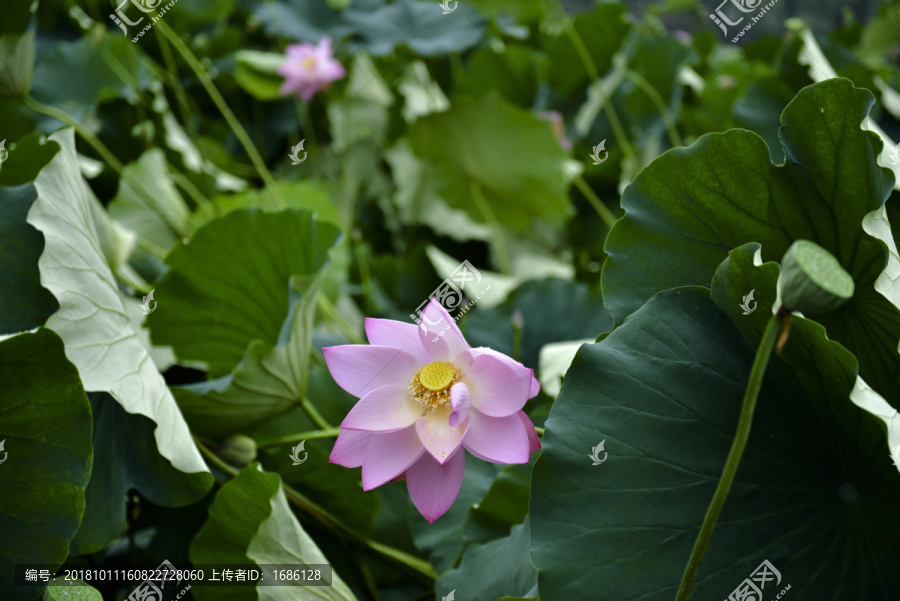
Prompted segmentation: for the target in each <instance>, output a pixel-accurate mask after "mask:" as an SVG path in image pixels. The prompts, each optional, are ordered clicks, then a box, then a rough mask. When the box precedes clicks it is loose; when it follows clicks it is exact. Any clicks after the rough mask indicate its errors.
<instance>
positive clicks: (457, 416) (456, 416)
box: [448, 382, 472, 428]
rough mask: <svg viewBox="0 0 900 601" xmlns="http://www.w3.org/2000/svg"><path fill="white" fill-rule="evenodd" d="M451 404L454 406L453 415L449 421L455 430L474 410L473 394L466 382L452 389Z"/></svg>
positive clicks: (455, 385)
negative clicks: (471, 410) (472, 409)
mask: <svg viewBox="0 0 900 601" xmlns="http://www.w3.org/2000/svg"><path fill="white" fill-rule="evenodd" d="M450 404H451V405H452V406H453V413H451V414H450V418H449V420H448V421H449V424H450V425H451V426H452V427H454V428H455V427H456V426H458V425H459V424H460V423H462V421H463V420H464V419H466V416H468V415H469V409H471V408H472V393H470V392H469V387H468V386H466V384H465V382H457V383H456V384H454V385H453V386H452V387H451V388H450Z"/></svg>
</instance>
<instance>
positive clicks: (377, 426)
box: [341, 386, 425, 432]
mask: <svg viewBox="0 0 900 601" xmlns="http://www.w3.org/2000/svg"><path fill="white" fill-rule="evenodd" d="M424 410H425V409H424V407H422V406H421V405H419V404H417V403H416V402H415V401H414V400H412V399H411V398H410V395H409V391H408V390H407V389H406V388H401V387H400V386H381V387H380V388H376V389H375V390H373V391H372V392H370V393H369V394H367V395H366V396H364V397H363V398H361V399H360V400H359V402H358V403H356V406H354V407H353V409H351V410H350V413H348V414H347V417H345V418H344V421H343V422H341V428H348V429H350V430H362V431H363V432H393V431H395V430H401V429H403V428H406V427H408V426H411V425H413V424H414V423H416V418H418V417H419V416H420V415H422V412H423V411H424Z"/></svg>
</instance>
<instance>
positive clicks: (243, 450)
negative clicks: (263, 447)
mask: <svg viewBox="0 0 900 601" xmlns="http://www.w3.org/2000/svg"><path fill="white" fill-rule="evenodd" d="M215 453H216V455H218V456H219V457H221V458H222V459H223V460H224V461H225V462H226V463H229V464H231V465H233V466H235V467H244V466H245V465H247V464H248V463H250V462H252V461H253V460H254V459H256V441H255V440H253V439H252V438H250V437H249V436H244V435H243V434H238V435H236V436H232V437H231V438H228V439H226V440H225V441H224V442H223V443H222V444H220V445H219V446H218V447H216V450H215Z"/></svg>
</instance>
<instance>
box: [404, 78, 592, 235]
mask: <svg viewBox="0 0 900 601" xmlns="http://www.w3.org/2000/svg"><path fill="white" fill-rule="evenodd" d="M409 139H410V144H411V146H412V148H413V150H414V151H415V153H416V154H417V155H419V156H421V157H424V158H428V159H429V160H430V161H431V162H432V163H433V168H432V172H431V173H432V178H434V179H435V180H437V181H438V182H439V189H438V193H439V194H440V195H441V197H442V198H443V199H444V200H445V201H447V203H448V204H449V205H450V206H452V207H456V208H461V209H465V211H466V212H467V213H468V214H469V216H470V217H471V218H472V219H473V220H474V221H476V222H479V223H489V222H490V217H489V216H486V212H485V210H484V207H482V208H479V206H480V203H479V202H478V201H477V200H476V199H474V198H473V191H472V186H473V185H479V186H481V189H482V192H483V195H484V199H485V202H486V204H487V205H488V207H489V211H490V212H491V213H492V214H493V216H494V217H495V218H496V219H497V220H498V221H499V222H500V223H501V224H503V225H505V226H507V227H509V228H510V229H511V230H513V231H518V230H521V229H522V228H524V227H526V226H527V225H528V224H529V223H530V222H531V221H532V220H533V219H534V218H535V217H539V218H540V219H543V220H546V221H549V222H551V223H557V224H559V223H561V222H562V220H563V219H564V218H565V216H566V213H567V211H568V206H569V205H568V199H567V198H566V194H565V188H566V186H567V184H568V183H569V181H570V180H571V179H572V177H573V176H574V175H575V173H573V172H571V169H570V167H569V164H570V160H569V158H568V155H567V154H566V153H565V152H564V151H563V150H562V148H560V147H559V144H558V143H557V141H556V138H554V137H553V132H552V130H551V128H550V127H549V126H548V124H547V123H546V122H545V121H541V120H540V119H539V118H538V117H537V116H536V115H535V114H534V113H531V112H528V111H524V110H522V109H519V108H517V107H514V106H511V105H509V104H507V103H506V102H505V101H503V100H501V99H500V98H499V97H498V96H497V95H496V94H490V95H488V96H485V97H484V98H482V99H480V100H471V99H460V100H458V101H457V102H455V103H454V104H453V106H452V107H451V108H450V110H449V111H447V112H444V113H437V114H434V115H428V116H426V117H422V118H421V119H419V120H418V121H416V122H415V123H414V124H413V125H412V126H411V127H410V132H409Z"/></svg>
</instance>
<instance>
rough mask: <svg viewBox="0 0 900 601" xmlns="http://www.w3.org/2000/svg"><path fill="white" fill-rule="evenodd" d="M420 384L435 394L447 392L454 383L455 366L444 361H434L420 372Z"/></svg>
mask: <svg viewBox="0 0 900 601" xmlns="http://www.w3.org/2000/svg"><path fill="white" fill-rule="evenodd" d="M419 383H420V384H421V385H422V386H424V387H425V388H427V389H428V390H432V391H434V392H438V391H440V390H446V389H448V388H450V384H452V383H453V366H452V365H450V364H448V363H444V362H443V361H434V362H433V363H429V364H428V365H426V366H424V367H423V368H422V369H420V370H419Z"/></svg>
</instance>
